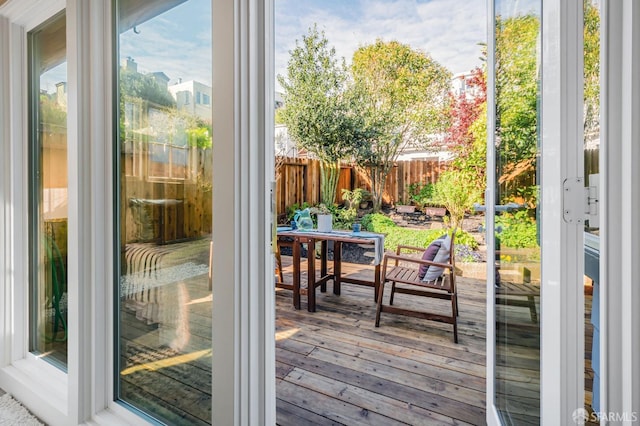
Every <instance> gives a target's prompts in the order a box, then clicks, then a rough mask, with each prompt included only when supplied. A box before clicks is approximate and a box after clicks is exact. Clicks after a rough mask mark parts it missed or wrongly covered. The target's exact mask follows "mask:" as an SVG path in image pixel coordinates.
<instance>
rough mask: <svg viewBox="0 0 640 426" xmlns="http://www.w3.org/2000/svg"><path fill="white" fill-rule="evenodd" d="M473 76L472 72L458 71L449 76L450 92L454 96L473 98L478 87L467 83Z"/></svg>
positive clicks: (476, 93)
mask: <svg viewBox="0 0 640 426" xmlns="http://www.w3.org/2000/svg"><path fill="white" fill-rule="evenodd" d="M472 78H473V73H472V72H460V73H457V74H454V76H453V77H452V78H451V94H452V95H454V96H456V97H457V96H461V95H465V96H466V98H467V99H473V98H474V97H476V96H477V95H478V90H479V89H478V87H477V86H474V85H471V84H469V83H470V80H471V79H472Z"/></svg>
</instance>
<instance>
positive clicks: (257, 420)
mask: <svg viewBox="0 0 640 426" xmlns="http://www.w3.org/2000/svg"><path fill="white" fill-rule="evenodd" d="M213 30H214V33H213V41H214V43H213V64H214V70H213V71H214V75H215V76H216V78H217V80H213V81H214V85H213V86H214V87H213V92H212V99H213V117H214V123H213V128H214V129H215V130H214V132H215V134H214V141H233V143H228V144H225V143H220V142H217V143H216V142H214V144H213V150H214V153H213V158H214V168H213V181H214V187H213V221H214V223H213V229H214V232H213V248H214V256H213V294H214V297H213V324H214V327H213V344H214V346H215V348H216V350H214V352H213V372H212V375H213V377H214V380H213V395H215V396H214V398H213V402H212V404H213V409H212V412H213V423H214V424H221V425H222V424H225V425H254V424H274V423H275V330H274V327H275V296H274V282H273V280H274V275H273V257H272V255H271V253H270V252H269V251H268V250H267V244H268V242H269V241H270V239H271V222H270V220H271V217H272V212H271V199H270V190H271V181H272V180H273V155H274V153H273V143H271V142H270V141H272V140H273V96H274V95H273V90H274V88H273V85H274V76H273V69H274V66H273V37H274V32H273V1H260V0H235V1H234V2H224V1H219V0H214V1H213ZM224 40H234V43H233V45H230V44H229V43H225V42H224ZM216 99H218V100H224V101H222V102H220V101H218V102H216ZM230 177H232V185H217V186H216V184H215V183H216V182H229V179H230ZM225 212H226V213H225ZM229 214H231V220H229ZM230 224H233V226H230ZM217 248H220V249H217ZM229 283H230V284H229ZM230 318H233V319H234V320H233V327H230V326H226V327H215V324H229V319H230ZM231 366H233V368H231ZM229 407H233V410H231V409H229Z"/></svg>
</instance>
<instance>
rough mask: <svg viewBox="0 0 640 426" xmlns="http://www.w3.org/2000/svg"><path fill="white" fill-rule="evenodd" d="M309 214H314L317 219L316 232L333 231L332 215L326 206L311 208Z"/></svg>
mask: <svg viewBox="0 0 640 426" xmlns="http://www.w3.org/2000/svg"><path fill="white" fill-rule="evenodd" d="M311 213H315V214H316V216H317V218H318V231H320V232H331V231H332V230H333V215H332V213H331V210H330V209H329V207H327V206H326V204H320V205H318V206H317V207H312V208H311Z"/></svg>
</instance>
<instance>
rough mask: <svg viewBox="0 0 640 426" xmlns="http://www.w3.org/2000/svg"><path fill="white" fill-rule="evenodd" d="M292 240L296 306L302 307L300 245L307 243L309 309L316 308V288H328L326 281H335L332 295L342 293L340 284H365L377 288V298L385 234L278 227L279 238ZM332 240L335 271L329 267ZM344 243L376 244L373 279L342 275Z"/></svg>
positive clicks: (314, 309) (311, 310) (375, 294)
mask: <svg viewBox="0 0 640 426" xmlns="http://www.w3.org/2000/svg"><path fill="white" fill-rule="evenodd" d="M286 237H289V238H292V239H293V249H292V251H293V286H292V290H293V306H294V308H295V309H300V265H301V260H300V247H301V245H302V244H307V274H308V286H307V309H308V311H309V312H315V311H316V288H317V287H320V291H321V292H323V293H324V292H326V291H327V281H329V280H332V281H333V294H335V295H340V286H341V283H343V282H344V283H350V284H358V285H365V286H369V287H373V288H374V299H375V300H376V301H377V299H378V288H379V286H380V264H381V261H382V255H383V253H384V235H382V234H377V233H373V232H364V231H363V232H351V231H331V232H319V231H316V230H299V229H298V230H290V229H288V230H278V238H279V239H280V238H286ZM329 241H333V244H334V246H333V273H329V272H328V270H327V255H328V244H327V243H328V242H329ZM316 242H320V243H321V251H320V252H321V256H320V278H319V279H316V262H315V246H316ZM342 243H355V244H367V245H372V246H374V247H375V251H376V256H375V259H374V262H373V263H374V265H375V271H374V278H373V280H371V281H369V280H363V279H357V278H349V277H344V276H342Z"/></svg>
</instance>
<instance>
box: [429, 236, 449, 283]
mask: <svg viewBox="0 0 640 426" xmlns="http://www.w3.org/2000/svg"><path fill="white" fill-rule="evenodd" d="M450 248H451V237H450V236H448V235H447V236H446V237H445V239H444V240H442V244H441V245H440V249H439V250H438V253H436V256H435V257H434V258H433V261H434V262H436V263H449V254H450ZM443 272H444V268H441V267H439V266H433V265H431V266H429V269H427V273H426V274H425V275H424V278H423V279H422V281H433V280H435V279H437V278H438V277H440V276H441V275H442V273H443Z"/></svg>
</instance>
